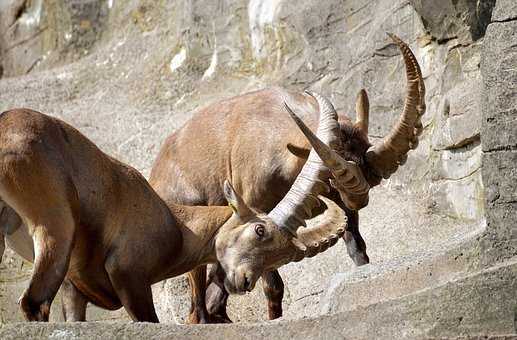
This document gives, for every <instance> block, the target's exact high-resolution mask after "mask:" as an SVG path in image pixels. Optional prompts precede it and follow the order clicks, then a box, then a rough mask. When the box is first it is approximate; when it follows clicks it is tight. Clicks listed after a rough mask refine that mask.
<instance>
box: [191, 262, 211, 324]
mask: <svg viewBox="0 0 517 340" xmlns="http://www.w3.org/2000/svg"><path fill="white" fill-rule="evenodd" d="M187 276H188V284H189V286H190V298H191V302H190V303H191V305H190V313H189V316H188V319H187V323H190V324H202V323H209V322H210V320H209V319H208V312H207V310H206V304H205V296H206V265H202V266H199V267H196V268H195V269H194V270H191V271H190V272H189V273H188V274H187Z"/></svg>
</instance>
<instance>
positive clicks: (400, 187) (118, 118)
mask: <svg viewBox="0 0 517 340" xmlns="http://www.w3.org/2000/svg"><path fill="white" fill-rule="evenodd" d="M20 3H23V1H11V0H9V1H6V2H4V1H1V2H0V18H2V20H0V49H1V50H2V51H3V52H2V55H1V57H0V58H1V59H0V64H1V65H4V72H3V74H4V78H3V79H2V80H1V81H0V110H4V109H7V108H11V107H15V106H25V107H31V108H34V109H37V110H40V111H43V112H46V113H49V114H52V115H55V116H59V117H61V118H63V119H65V120H66V121H68V122H70V123H71V124H73V125H74V126H76V127H77V128H79V129H80V130H81V131H82V132H83V133H85V134H86V135H87V136H88V137H90V138H91V139H92V140H93V141H94V142H96V143H97V144H98V145H99V146H100V147H101V148H102V149H103V150H104V151H106V152H107V153H109V154H111V155H113V156H115V157H117V158H119V159H121V160H123V161H125V162H128V163H129V164H131V165H133V166H135V167H136V168H138V169H139V170H141V171H142V172H143V173H144V174H146V175H147V174H148V173H149V169H150V167H151V164H152V160H153V158H154V157H155V155H156V154H157V151H158V148H159V146H160V143H161V141H162V140H163V139H164V138H165V137H166V136H167V135H168V134H169V133H170V132H172V131H173V130H174V129H175V128H177V127H179V126H181V125H182V124H183V122H185V120H187V119H188V118H189V117H190V116H191V114H192V112H193V110H195V109H196V108H197V107H199V106H201V105H205V104H207V103H209V102H212V101H215V100H219V99H221V98H224V97H228V96H231V95H235V94H239V93H242V92H245V91H248V90H253V89H257V88H261V87H264V86H267V85H270V84H275V85H284V86H287V87H289V88H292V89H300V90H301V89H304V88H312V89H314V90H318V91H321V92H322V93H324V94H326V95H328V96H329V97H330V98H331V100H332V101H333V102H334V103H335V105H336V107H337V108H338V109H340V110H343V111H345V112H350V114H351V115H352V116H353V106H354V100H355V95H356V93H357V91H358V90H359V89H360V88H362V87H364V88H366V90H367V91H368V93H369V95H370V103H371V118H370V121H371V128H370V132H371V137H372V139H374V140H375V139H376V138H377V137H381V136H383V135H384V134H386V133H387V132H388V131H389V128H390V127H391V125H392V123H393V122H394V121H395V119H396V117H397V115H398V114H399V112H400V111H401V109H402V105H403V98H404V97H403V95H404V86H403V84H405V80H404V74H403V64H402V62H401V59H400V56H399V54H398V52H397V50H396V49H395V48H394V47H393V45H391V44H390V43H389V41H388V39H387V37H386V36H385V34H384V32H385V31H391V32H394V33H396V34H398V35H399V36H401V37H402V39H404V40H406V41H408V42H409V43H410V46H411V48H412V49H413V51H414V52H415V54H416V56H417V58H418V60H419V61H420V64H421V66H422V71H423V74H424V76H425V78H426V87H427V104H428V109H427V114H426V115H425V116H424V126H425V129H424V133H423V136H422V140H421V143H420V146H419V148H418V149H417V150H415V151H412V152H411V154H410V157H409V160H408V163H407V164H406V165H405V166H404V167H403V168H401V169H400V170H399V171H398V172H397V173H396V175H394V176H393V177H392V178H391V179H390V180H388V181H385V182H384V184H383V185H382V186H381V187H379V188H376V189H375V190H374V191H372V197H371V203H370V205H369V206H368V207H367V208H366V209H364V210H363V211H361V228H362V231H363V235H364V237H365V239H366V242H367V244H368V247H369V248H368V249H369V253H370V255H371V260H372V264H370V265H368V266H364V267H361V268H354V267H353V265H352V263H351V261H350V259H349V258H348V257H347V256H346V254H345V253H346V252H345V250H344V247H343V245H342V242H340V244H339V245H338V246H336V247H334V248H333V249H332V250H331V251H329V252H327V253H325V254H322V255H320V256H318V257H316V258H313V259H310V260H306V261H303V262H301V263H298V264H290V265H288V266H285V267H283V268H281V273H282V275H283V277H284V278H285V280H286V282H287V285H286V287H287V290H286V294H285V299H284V304H285V308H286V312H285V318H284V319H285V320H282V321H281V322H272V323H265V324H264V323H254V324H242V325H238V326H214V327H185V326H175V325H165V326H164V325H160V326H155V325H128V324H105V323H102V324H97V323H96V324H88V325H70V326H68V325H67V326H64V325H61V324H56V325H34V326H33V325H31V326H26V325H22V326H20V325H18V324H14V325H5V326H2V328H0V338H4V337H6V338H8V337H10V336H14V335H16V336H19V337H25V336H27V335H29V334H32V335H34V336H39V337H45V336H50V335H52V336H53V337H72V336H77V337H90V338H96V337H101V336H103V337H104V336H106V334H110V335H115V334H116V336H119V337H137V336H138V337H144V336H145V337H151V336H152V337H153V338H154V337H166V336H168V337H180V336H184V337H201V336H207V335H209V336H211V337H215V338H217V337H220V338H223V337H227V338H232V337H237V336H239V337H242V334H247V335H248V334H249V335H250V336H254V337H267V336H275V337H278V335H279V334H281V335H282V336H284V337H289V336H292V337H294V336H296V337H303V336H305V337H307V338H323V337H326V338H343V337H347V336H348V337H349V338H380V337H383V336H385V337H388V338H389V337H391V338H419V337H435V336H436V337H439V336H454V335H460V334H462V335H480V334H506V333H515V332H516V327H517V326H516V324H515V320H516V319H517V316H516V312H515V311H516V310H517V304H516V302H515V294H513V295H512V292H515V290H516V289H515V288H516V287H515V282H516V280H515V277H516V275H515V273H516V270H515V261H516V260H515V258H516V256H517V252H516V249H517V247H516V241H515V240H516V238H517V237H516V234H517V233H516V228H515V226H517V220H516V218H517V217H516V216H517V214H516V213H515V211H516V208H517V203H516V202H517V198H516V196H515V193H516V192H517V190H516V182H515V178H516V170H515V164H516V163H517V149H516V145H517V142H516V140H515V138H517V137H516V136H517V131H516V125H515V123H516V119H515V116H516V112H515V110H516V109H515V108H516V104H515V102H516V98H517V96H516V88H515V84H517V79H516V71H515V65H517V61H516V60H515V58H516V51H515V46H516V45H517V42H516V37H515V35H516V32H517V28H516V27H515V22H516V21H515V20H514V19H515V18H517V7H516V6H515V4H514V1H512V0H499V1H497V3H496V6H495V7H494V8H493V5H494V1H466V0H465V1H463V0H459V1H449V0H440V1H402V0H394V1H384V0H377V1H366V0H353V1H339V0H330V1H314V0H299V1H296V2H292V1H287V0H265V1H264V0H262V1H256V0H251V1H244V0H227V1H223V0H218V1H187V0H185V1H162V2H156V1H151V0H140V1H138V0H129V1H124V2H122V1H117V0H114V1H111V0H110V1H107V2H106V1H100V0H99V1H97V0H92V1H70V2H59V1H57V2H53V1H45V0H41V1H39V2H38V1H30V2H27V3H30V6H28V7H24V10H23V11H21V12H17V11H14V12H13V8H19V7H16V6H15V4H20ZM38 4H41V5H42V11H41V20H40V24H39V25H43V23H45V25H47V26H48V27H53V28H52V29H51V31H52V30H53V31H52V32H53V33H50V32H51V31H48V30H46V31H45V32H44V33H41V34H39V35H38V37H37V38H34V39H29V40H27V41H24V39H23V37H24V36H25V37H26V34H29V33H27V32H29V31H28V30H27V31H24V30H19V31H17V33H16V34H15V35H13V34H14V33H13V31H9V29H6V28H5V27H6V26H5V23H6V22H7V21H5V20H6V19H3V18H6V17H8V18H14V19H16V18H18V20H14V21H13V19H10V20H11V21H10V24H9V25H7V26H10V25H13V24H14V25H17V26H20V25H22V23H23V20H21V18H23V16H24V15H29V14H27V13H33V11H34V6H37V5H38ZM13 6H14V7H13ZM6 8H9V10H8V11H7V10H6ZM492 9H493V18H494V21H495V22H494V23H492V24H490V25H488V23H489V17H490V13H491V12H492ZM13 13H14V14H13ZM16 13H18V14H19V15H17V14H16ZM26 17H27V16H26ZM56 18H58V19H56ZM64 18H67V19H66V20H65V19H64ZM82 18H86V19H84V20H87V21H89V22H90V24H83V25H81V22H82V20H83V19H82ZM20 20H21V21H20ZM19 21H20V22H19ZM2 25H4V26H2ZM34 25H35V26H31V29H32V30H33V31H34V30H35V31H37V29H38V28H39V29H41V28H42V26H38V25H36V24H34ZM487 25H488V28H487ZM20 27H21V26H20ZM485 29H486V35H485ZM33 31H31V32H33ZM67 32H68V33H70V34H71V36H70V37H71V38H70V41H71V42H70V43H69V44H67V43H65V36H68V35H67ZM24 34H25V35H24ZM47 34H53V35H48V36H47ZM56 37H57V38H56ZM13 39H21V40H17V41H20V42H21V43H20V44H19V45H18V46H17V47H16V48H15V49H9V50H8V51H6V48H5V46H7V45H6V44H12V43H13V41H14V40H13ZM47 39H48V41H53V42H54V43H53V44H51V45H45V44H43V42H45V41H47ZM56 41H57V43H56ZM9 46H10V45H9ZM49 46H50V47H49ZM24 51H28V52H27V54H28V55H30V56H31V57H30V58H28V59H27V60H25V59H24V58H22V56H23V54H24V53H25V52H24ZM49 51H50V53H49ZM47 54H48V55H49V56H48V57H47V58H43V57H41V56H44V55H47ZM40 57H41V58H42V59H41V60H40V61H38V62H36V63H35V66H34V67H32V68H31V67H30V66H28V65H31V62H33V63H34V60H37V58H40ZM14 62H17V64H15V63H14ZM480 63H481V66H482V68H481V69H480ZM26 72H29V73H28V74H27V75H23V74H25V73H26ZM12 75H20V76H19V77H10V76H12ZM21 75H23V76H21ZM7 76H9V77H7ZM29 270H30V265H29V264H26V263H22V262H21V260H19V259H18V258H17V257H13V256H12V254H11V253H8V254H7V255H6V256H4V259H3V263H2V264H1V265H0V322H13V321H20V320H21V315H20V313H19V311H18V309H17V306H16V304H15V301H16V299H17V297H18V296H19V294H20V293H21V291H22V290H23V283H22V282H23V281H24V280H26V279H27V278H28V275H29ZM153 292H154V297H155V302H156V305H157V308H158V312H159V316H160V319H161V321H165V322H170V323H177V322H182V321H183V318H184V317H185V315H186V311H187V309H188V296H187V290H186V282H185V280H184V278H175V279H172V280H167V281H165V282H163V283H159V284H157V285H155V286H154V287H153ZM229 313H230V316H231V317H232V318H233V319H234V320H235V321H259V320H264V319H265V316H266V313H265V303H264V298H263V295H262V293H261V292H260V289H256V290H255V291H254V292H253V293H251V294H248V295H245V296H239V297H232V298H231V299H230V311H229ZM51 316H52V319H53V320H59V318H60V313H59V298H57V299H56V301H55V303H54V306H53V310H52V313H51ZM304 318H306V319H304ZM88 319H89V320H106V319H109V320H112V321H127V320H128V319H127V316H126V314H125V312H124V311H123V310H120V311H117V312H115V313H110V312H105V311H102V312H101V311H99V310H98V309H95V308H89V315H88ZM512 322H513V323H512ZM512 327H513V328H512Z"/></svg>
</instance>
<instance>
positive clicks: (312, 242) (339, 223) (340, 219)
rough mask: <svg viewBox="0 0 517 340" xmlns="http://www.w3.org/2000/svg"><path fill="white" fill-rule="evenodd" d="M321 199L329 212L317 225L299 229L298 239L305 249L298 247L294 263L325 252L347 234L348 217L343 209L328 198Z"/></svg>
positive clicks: (325, 213)
mask: <svg viewBox="0 0 517 340" xmlns="http://www.w3.org/2000/svg"><path fill="white" fill-rule="evenodd" d="M319 199H321V200H322V201H323V202H324V203H325V205H326V206H327V210H325V212H324V213H323V215H322V217H321V219H320V220H319V222H318V223H317V224H316V225H313V226H310V227H308V228H300V229H298V232H297V235H296V238H297V241H298V242H299V243H301V244H302V245H303V247H298V249H299V250H298V251H297V253H296V256H295V258H294V261H300V260H301V259H303V258H304V257H313V256H315V255H317V254H319V253H322V252H324V251H325V250H327V249H328V248H330V247H332V246H333V245H335V244H336V243H337V241H338V240H339V238H340V237H341V236H343V234H344V233H345V229H346V223H347V217H346V214H345V212H344V211H343V209H341V208H340V207H339V206H338V205H337V204H336V203H335V202H333V201H331V200H329V199H328V198H325V197H323V196H319ZM300 248H302V249H304V250H300Z"/></svg>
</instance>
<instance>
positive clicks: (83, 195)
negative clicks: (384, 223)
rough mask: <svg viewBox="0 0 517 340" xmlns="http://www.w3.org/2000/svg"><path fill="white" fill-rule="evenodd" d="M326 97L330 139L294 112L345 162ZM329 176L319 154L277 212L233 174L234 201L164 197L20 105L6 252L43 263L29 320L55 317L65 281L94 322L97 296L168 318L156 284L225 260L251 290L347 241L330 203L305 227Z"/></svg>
mask: <svg viewBox="0 0 517 340" xmlns="http://www.w3.org/2000/svg"><path fill="white" fill-rule="evenodd" d="M318 102H319V107H320V109H321V114H320V123H319V127H318V136H319V137H320V138H321V140H322V141H323V142H318V140H317V138H316V139H315V137H314V136H313V135H312V134H311V133H310V131H309V130H307V128H306V127H304V126H303V123H301V121H299V120H295V121H296V122H297V123H298V124H300V126H301V127H302V128H304V131H305V133H306V134H308V137H309V138H311V140H312V143H315V147H316V148H317V150H319V153H320V154H322V155H323V157H324V159H325V160H326V161H328V162H330V163H329V164H330V165H335V164H334V163H333V162H335V161H334V160H333V157H334V155H333V154H332V150H331V149H329V147H328V146H327V145H328V144H329V142H331V141H334V140H336V139H337V138H339V136H338V134H339V128H338V122H337V116H335V115H334V112H333V111H332V110H331V109H330V108H329V107H328V106H327V105H328V103H327V102H326V101H325V100H324V99H323V98H320V97H318ZM284 114H286V113H285V112H284ZM286 115H287V114H286ZM293 118H296V117H295V116H293ZM290 125H291V127H294V126H295V125H294V124H293V122H292V121H291V122H290ZM322 143H324V144H322ZM325 144H327V145H325ZM327 180H328V171H326V168H325V166H323V163H322V161H321V159H320V158H319V157H318V156H317V155H316V154H315V152H314V151H311V154H310V156H309V161H308V162H307V163H306V165H305V166H304V167H303V169H302V171H301V173H300V176H299V177H298V179H297V180H296V182H295V184H294V185H293V187H292V190H291V191H289V192H287V193H286V195H285V197H284V198H283V199H282V200H281V201H280V202H279V203H278V205H277V206H276V208H275V209H274V210H273V211H272V212H270V213H269V214H264V213H261V212H258V211H256V210H254V209H251V208H249V207H248V206H247V205H246V204H245V203H244V200H243V199H242V198H241V196H240V195H239V194H238V193H237V192H236V191H235V190H234V189H233V187H232V185H231V184H230V183H229V182H227V181H225V180H223V181H222V182H221V183H220V185H221V187H222V189H221V193H222V195H223V196H224V199H225V200H226V201H227V202H228V203H229V204H230V207H228V206H222V207H216V206H213V207H190V206H182V205H177V204H175V203H173V202H167V203H165V202H164V201H162V199H160V198H159V197H158V195H157V194H156V193H155V192H154V191H153V189H152V188H151V187H150V186H149V184H148V183H147V181H146V180H145V179H144V178H143V177H142V176H141V175H140V174H139V173H138V172H137V171H136V170H135V169H133V168H131V167H129V166H127V165H124V164H122V163H120V162H118V161H117V160H115V159H113V158H111V157H109V156H107V155H106V154H104V153H103V152H102V151H101V150H99V149H98V148H97V147H96V146H95V145H94V144H93V143H92V142H91V141H89V140H88V139H87V138H86V137H85V136H83V135H82V134H81V133H80V132H79V131H77V130H75V129H74V128H72V127H71V126H69V125H67V124H66V123H64V122H62V121H61V120H59V119H56V118H52V117H49V116H46V115H44V114H41V113H38V112H35V111H31V110H27V109H16V110H11V111H7V112H4V113H2V114H1V115H0V198H1V200H0V208H1V211H0V223H1V225H0V227H1V228H2V230H1V231H2V232H1V233H0V235H1V239H0V243H1V245H2V248H1V250H2V252H3V250H4V235H5V238H6V240H7V242H8V244H9V245H10V246H11V247H12V248H13V249H14V250H15V251H17V252H18V253H19V254H20V255H22V256H23V257H25V258H26V259H27V260H29V261H33V262H34V268H33V273H32V277H31V280H30V283H29V285H28V287H27V289H26V290H25V292H24V293H23V295H22V296H21V298H20V300H19V304H20V307H21V309H22V311H23V314H24V316H25V318H26V319H27V320H39V321H47V320H48V317H49V312H50V306H51V303H52V301H53V299H54V297H55V295H56V293H57V291H58V289H59V287H60V286H62V287H63V288H62V289H63V311H64V315H65V319H66V320H67V321H81V320H84V319H85V311H86V305H87V303H88V302H90V303H93V304H95V305H98V306H100V307H103V308H106V309H111V310H113V309H118V308H120V307H122V306H124V308H125V309H126V311H127V312H128V313H129V315H130V316H131V318H132V319H133V320H136V321H149V322H157V321H158V318H157V316H156V313H155V309H154V305H153V300H152V294H151V284H153V283H155V282H158V281H161V280H164V279H166V278H169V277H173V276H177V275H180V274H183V273H185V272H188V271H190V270H193V269H194V268H196V267H198V266H202V265H206V264H207V263H214V262H219V263H220V264H221V265H222V266H223V267H224V269H225V272H226V273H227V274H228V275H227V276H226V279H225V282H224V284H225V287H226V289H227V290H228V291H230V292H236V293H239V292H244V291H248V290H251V289H252V288H253V287H254V285H255V283H256V281H257V279H258V277H259V276H260V275H262V272H263V271H265V270H273V269H275V268H278V267H279V266H281V265H282V264H285V263H288V262H291V261H298V260H301V259H302V258H303V257H305V256H313V255H315V254H317V253H318V252H321V251H324V250H325V249H326V248H328V247H329V246H331V245H332V244H334V243H336V241H337V239H338V237H339V236H341V235H342V234H343V233H344V230H345V227H344V225H343V224H344V223H345V222H346V221H345V220H344V216H343V214H342V211H341V210H340V209H339V207H337V206H336V205H335V204H334V203H332V202H330V201H326V203H327V206H328V207H329V209H328V210H327V211H328V213H327V214H326V217H325V218H323V219H322V220H321V222H320V223H319V224H318V225H317V226H315V227H312V228H301V229H300V230H299V229H298V227H300V226H302V225H303V224H304V220H305V219H307V218H309V217H310V212H311V211H312V209H313V208H314V207H315V206H316V205H318V204H319V202H320V201H319V200H318V199H317V198H316V197H317V196H318V195H320V194H322V193H324V192H325V190H328V187H327V186H326V184H325V183H324V182H325V181H327ZM239 184H240V183H239ZM223 188H224V189H223ZM0 255H1V254H0ZM205 279H206V278H203V280H205ZM63 281H64V282H63ZM62 283H63V285H62Z"/></svg>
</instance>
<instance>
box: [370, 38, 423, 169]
mask: <svg viewBox="0 0 517 340" xmlns="http://www.w3.org/2000/svg"><path fill="white" fill-rule="evenodd" d="M388 35H389V36H390V38H391V39H392V40H393V41H394V42H395V44H397V45H398V47H399V49H400V51H401V54H402V57H403V58H404V63H405V65H406V78H407V93H406V101H405V104H404V111H403V112H402V114H401V115H400V118H399V120H398V122H397V124H396V125H395V126H394V127H393V129H392V130H391V132H390V134H389V135H388V136H386V137H385V138H384V139H383V140H382V142H380V143H379V144H376V145H375V146H373V147H372V148H371V149H370V150H368V152H367V153H366V160H367V162H368V164H369V165H370V166H371V167H372V168H373V170H374V171H375V172H376V173H377V174H378V175H379V176H381V177H383V178H389V177H390V176H391V174H393V173H394V172H395V171H396V170H397V168H398V167H399V165H402V164H404V162H405V161H406V159H407V155H406V154H407V153H408V151H409V150H411V149H415V148H416V147H417V145H418V136H419V135H420V133H421V132H422V122H421V121H420V118H421V116H422V115H423V114H424V112H425V85H424V81H423V78H422V73H421V71H420V66H419V65H418V62H417V60H416V58H415V56H414V55H413V52H411V50H410V49H409V47H408V45H407V44H406V43H404V42H403V41H402V40H400V39H399V38H398V37H397V36H396V35H394V34H390V33H388Z"/></svg>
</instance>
